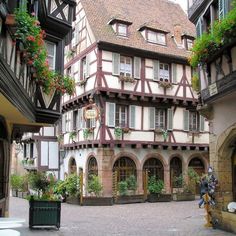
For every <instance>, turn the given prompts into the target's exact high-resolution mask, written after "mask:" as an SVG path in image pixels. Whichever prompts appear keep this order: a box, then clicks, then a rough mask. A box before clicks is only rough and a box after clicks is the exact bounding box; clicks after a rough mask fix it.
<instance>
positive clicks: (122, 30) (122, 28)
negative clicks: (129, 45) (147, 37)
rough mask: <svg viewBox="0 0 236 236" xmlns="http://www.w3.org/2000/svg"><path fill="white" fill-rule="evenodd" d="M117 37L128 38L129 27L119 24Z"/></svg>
mask: <svg viewBox="0 0 236 236" xmlns="http://www.w3.org/2000/svg"><path fill="white" fill-rule="evenodd" d="M116 28H117V31H116V32H117V35H120V36H125V37H127V35H128V26H127V25H125V24H121V23H117V26H116Z"/></svg>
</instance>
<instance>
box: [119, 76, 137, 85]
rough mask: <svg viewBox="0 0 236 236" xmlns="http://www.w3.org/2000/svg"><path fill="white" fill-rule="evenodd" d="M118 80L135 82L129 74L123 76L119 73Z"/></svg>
mask: <svg viewBox="0 0 236 236" xmlns="http://www.w3.org/2000/svg"><path fill="white" fill-rule="evenodd" d="M119 80H120V81H121V82H127V83H135V79H134V78H132V77H130V76H124V75H120V77H119Z"/></svg>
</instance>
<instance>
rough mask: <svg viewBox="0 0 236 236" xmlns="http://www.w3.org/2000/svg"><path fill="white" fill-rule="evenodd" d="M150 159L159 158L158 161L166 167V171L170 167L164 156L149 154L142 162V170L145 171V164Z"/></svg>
mask: <svg viewBox="0 0 236 236" xmlns="http://www.w3.org/2000/svg"><path fill="white" fill-rule="evenodd" d="M149 158H157V159H158V160H160V161H161V163H162V165H163V167H164V170H165V169H166V167H167V166H168V163H166V161H165V159H164V158H163V156H162V155H160V154H159V153H148V154H147V155H146V156H145V157H144V158H143V160H142V162H141V166H142V169H143V165H144V163H145V162H146V161H147V160H148V159H149Z"/></svg>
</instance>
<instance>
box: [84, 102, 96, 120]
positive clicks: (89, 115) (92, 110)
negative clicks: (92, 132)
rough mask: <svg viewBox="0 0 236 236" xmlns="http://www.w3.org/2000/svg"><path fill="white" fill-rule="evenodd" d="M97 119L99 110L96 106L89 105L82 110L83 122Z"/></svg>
mask: <svg viewBox="0 0 236 236" xmlns="http://www.w3.org/2000/svg"><path fill="white" fill-rule="evenodd" d="M98 118H99V109H98V106H97V105H96V104H89V105H87V106H86V107H85V108H84V119H85V120H90V119H95V120H98Z"/></svg>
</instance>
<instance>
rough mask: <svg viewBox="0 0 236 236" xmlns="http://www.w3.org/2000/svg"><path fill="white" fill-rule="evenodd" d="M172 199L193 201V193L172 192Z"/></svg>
mask: <svg viewBox="0 0 236 236" xmlns="http://www.w3.org/2000/svg"><path fill="white" fill-rule="evenodd" d="M173 200H174V201H194V200H195V194H192V193H173Z"/></svg>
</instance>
